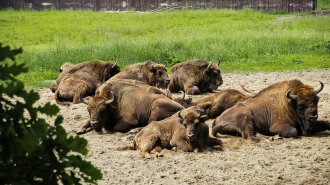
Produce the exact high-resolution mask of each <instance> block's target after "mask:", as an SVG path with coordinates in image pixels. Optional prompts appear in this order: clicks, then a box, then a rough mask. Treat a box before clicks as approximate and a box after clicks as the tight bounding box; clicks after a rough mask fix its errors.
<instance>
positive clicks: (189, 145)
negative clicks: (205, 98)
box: [117, 107, 222, 158]
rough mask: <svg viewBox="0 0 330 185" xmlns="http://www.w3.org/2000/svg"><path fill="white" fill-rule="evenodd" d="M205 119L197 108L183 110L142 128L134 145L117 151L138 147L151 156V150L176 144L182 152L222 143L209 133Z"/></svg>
mask: <svg viewBox="0 0 330 185" xmlns="http://www.w3.org/2000/svg"><path fill="white" fill-rule="evenodd" d="M206 119H207V116H206V115H203V113H202V110H200V109H199V108H198V107H189V108H187V109H184V110H180V111H179V112H178V113H176V114H174V115H172V116H171V117H169V118H167V119H164V120H161V121H154V122H152V123H150V124H149V125H148V126H146V127H145V128H143V129H142V130H141V131H140V132H139V133H138V134H137V135H136V136H135V139H134V142H133V146H132V147H123V148H118V149H117V150H126V149H134V150H135V149H139V150H140V154H141V156H142V157H146V158H151V156H150V153H158V152H160V151H161V150H162V149H163V148H168V149H171V148H173V147H176V148H177V149H178V150H180V151H183V152H192V151H195V150H197V151H198V150H202V149H204V148H205V147H207V146H215V145H219V146H221V145H222V142H221V140H219V139H217V138H211V137H210V136H209V127H208V126H207V125H206V124H205V123H204V121H205V120H206Z"/></svg>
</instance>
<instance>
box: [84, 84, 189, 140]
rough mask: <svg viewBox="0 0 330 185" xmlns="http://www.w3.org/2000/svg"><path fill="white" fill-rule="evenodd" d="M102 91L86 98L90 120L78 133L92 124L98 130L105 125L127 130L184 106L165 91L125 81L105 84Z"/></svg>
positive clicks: (112, 128) (159, 118)
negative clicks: (160, 91)
mask: <svg viewBox="0 0 330 185" xmlns="http://www.w3.org/2000/svg"><path fill="white" fill-rule="evenodd" d="M98 91H99V93H98V94H96V95H95V97H94V98H91V100H90V101H88V100H84V99H83V100H82V101H83V102H84V103H86V104H88V108H87V109H88V112H89V115H90V120H89V121H88V122H87V123H86V125H84V126H83V128H82V130H81V131H79V132H78V134H82V133H84V132H86V130H87V129H88V128H89V127H92V128H93V129H94V130H96V131H101V129H102V127H104V128H106V129H107V130H113V131H118V132H127V131H129V130H130V129H132V128H135V127H141V126H145V125H147V124H148V123H150V122H152V121H155V120H162V119H165V118H167V117H170V116H171V115H172V114H174V113H175V112H177V111H179V110H181V109H183V108H184V107H183V106H181V105H180V104H178V103H177V102H175V101H173V100H171V99H169V98H168V97H166V96H165V95H163V94H159V93H155V92H154V90H152V92H150V89H147V88H144V87H140V86H139V85H135V84H132V83H126V82H124V81H121V80H114V81H112V82H111V83H108V84H106V85H102V88H100V89H99V90H98Z"/></svg>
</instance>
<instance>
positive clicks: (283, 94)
mask: <svg viewBox="0 0 330 185" xmlns="http://www.w3.org/2000/svg"><path fill="white" fill-rule="evenodd" d="M320 83H321V82H320ZM322 89H323V83H321V87H320V88H318V89H316V90H314V89H313V88H312V87H311V86H309V85H305V84H303V83H302V82H300V81H299V80H296V79H295V80H290V81H283V82H278V83H275V84H273V85H271V86H269V87H267V88H265V89H263V90H262V91H260V92H259V93H258V94H256V95H255V96H254V97H253V98H250V99H248V100H246V101H245V102H243V103H238V104H236V105H235V106H234V107H232V108H230V109H228V110H226V111H225V112H224V113H223V114H221V115H220V116H219V117H217V118H216V120H215V121H214V123H213V126H212V133H213V135H216V134H217V133H218V132H219V133H221V134H239V135H241V136H242V137H243V138H245V139H246V138H248V139H251V140H253V141H259V140H260V139H259V138H257V137H255V134H256V132H259V133H261V134H265V135H274V134H279V135H280V136H282V137H296V136H298V135H309V134H310V132H311V130H312V127H313V123H314V122H315V121H316V119H317V117H318V115H317V104H318V101H319V98H318V97H317V94H318V93H319V92H321V90H322Z"/></svg>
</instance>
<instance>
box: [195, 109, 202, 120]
mask: <svg viewBox="0 0 330 185" xmlns="http://www.w3.org/2000/svg"><path fill="white" fill-rule="evenodd" d="M196 111H197V112H198V113H199V116H198V118H200V117H201V116H202V111H201V110H200V109H196Z"/></svg>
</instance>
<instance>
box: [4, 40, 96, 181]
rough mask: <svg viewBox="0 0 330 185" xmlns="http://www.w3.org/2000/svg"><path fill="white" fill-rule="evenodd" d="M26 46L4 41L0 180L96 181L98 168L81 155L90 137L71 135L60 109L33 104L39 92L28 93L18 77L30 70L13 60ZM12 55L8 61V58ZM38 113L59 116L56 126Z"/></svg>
mask: <svg viewBox="0 0 330 185" xmlns="http://www.w3.org/2000/svg"><path fill="white" fill-rule="evenodd" d="M19 53H22V49H14V50H11V49H10V48H9V47H2V44H1V43H0V143H1V145H0V182H1V184H80V183H82V182H83V181H84V182H89V183H93V184H96V182H97V180H98V179H101V178H102V174H101V172H100V170H99V169H97V168H95V167H94V166H93V165H92V164H91V163H90V162H87V161H85V160H83V159H82V156H83V155H86V154H87V148H86V145H87V141H86V140H85V139H83V138H80V137H78V136H68V134H67V133H66V131H65V130H64V128H63V127H62V126H61V123H62V120H63V117H62V116H57V114H58V112H59V109H58V107H57V106H56V105H51V104H50V103H49V102H48V103H47V104H46V105H44V106H34V103H35V102H36V101H37V100H38V99H39V95H38V93H36V92H34V91H33V90H32V91H29V92H28V91H27V90H25V89H24V84H23V83H22V82H21V81H19V80H17V79H16V77H17V75H19V74H22V73H26V72H27V71H28V69H27V68H25V67H24V65H23V64H20V65H18V64H17V63H16V62H15V55H17V54H19ZM6 58H8V59H6ZM39 114H45V115H47V116H57V117H56V119H55V123H54V124H53V125H50V124H48V123H47V122H46V121H45V119H43V118H40V117H38V116H39Z"/></svg>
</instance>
